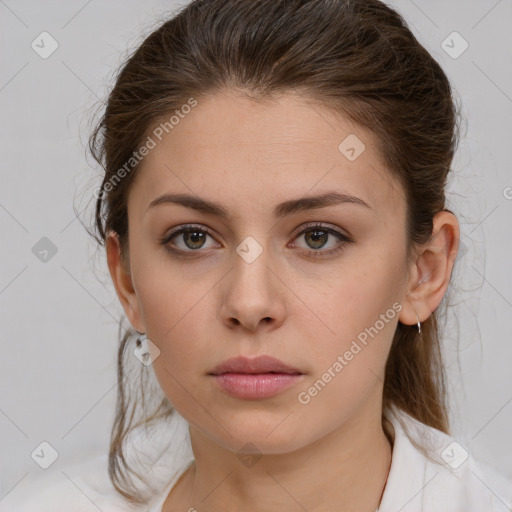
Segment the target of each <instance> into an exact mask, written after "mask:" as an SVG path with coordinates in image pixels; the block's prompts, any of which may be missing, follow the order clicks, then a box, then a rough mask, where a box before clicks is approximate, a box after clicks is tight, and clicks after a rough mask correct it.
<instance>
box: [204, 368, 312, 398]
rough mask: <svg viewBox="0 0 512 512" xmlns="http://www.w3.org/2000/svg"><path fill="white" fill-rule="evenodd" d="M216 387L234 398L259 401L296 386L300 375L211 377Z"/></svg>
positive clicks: (273, 374) (267, 374) (264, 374)
mask: <svg viewBox="0 0 512 512" xmlns="http://www.w3.org/2000/svg"><path fill="white" fill-rule="evenodd" d="M212 376H213V377H214V379H215V381H216V382H217V383H218V385H219V386H220V387H221V388H222V389H223V390H224V391H225V392H226V393H228V394H229V395H231V396H234V397H236V398H246V399H260V398H268V397H270V396H273V395H276V394H277V393H279V392H280V391H283V390H284V389H286V388H289V387H290V386H293V385H294V384H296V383H297V382H298V381H299V380H300V378H301V377H302V374H300V373H295V374H290V373H223V374H221V375H212Z"/></svg>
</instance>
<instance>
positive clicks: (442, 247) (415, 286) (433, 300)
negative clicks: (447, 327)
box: [399, 210, 460, 325]
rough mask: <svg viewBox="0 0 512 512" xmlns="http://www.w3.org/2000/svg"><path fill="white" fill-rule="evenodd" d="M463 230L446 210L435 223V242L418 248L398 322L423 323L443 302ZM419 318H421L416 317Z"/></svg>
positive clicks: (439, 214) (433, 237) (438, 216)
mask: <svg viewBox="0 0 512 512" xmlns="http://www.w3.org/2000/svg"><path fill="white" fill-rule="evenodd" d="M459 240H460V230H459V223H458V221H457V218H456V217H455V215H453V213H451V212H449V211H446V210H443V211H441V212H438V213H437V214H436V215H435V217H434V220H433V233H432V239H431V241H430V242H428V243H427V244H426V245H424V246H421V247H419V248H418V250H417V252H416V258H417V260H416V262H415V263H413V264H412V268H411V272H410V278H409V281H408V285H407V290H406V297H407V299H406V300H405V301H404V304H403V309H402V311H401V312H400V316H399V320H400V322H401V323H403V324H405V325H416V324H417V323H418V318H419V321H420V322H424V321H425V320H427V318H428V317H429V316H430V315H431V313H432V312H433V311H435V310H436V308H437V307H438V306H439V304H440V302H441V300H442V299H443V297H444V295H445V293H446V290H447V289H448V285H449V284H450V277H451V274H452V270H453V265H454V263H455V258H456V257H457V252H458V250H459ZM416 315H418V316H416Z"/></svg>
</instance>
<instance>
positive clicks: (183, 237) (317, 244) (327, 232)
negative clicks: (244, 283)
mask: <svg viewBox="0 0 512 512" xmlns="http://www.w3.org/2000/svg"><path fill="white" fill-rule="evenodd" d="M301 236H304V240H305V241H306V244H307V246H306V247H300V246H296V245H295V244H291V247H296V248H299V249H303V251H302V252H304V253H305V255H306V256H308V257H309V256H310V257H313V258H319V257H326V256H329V255H331V254H334V253H338V252H339V251H341V250H342V249H344V247H345V246H346V245H347V244H349V243H351V242H353V240H352V239H351V238H350V237H349V236H347V235H344V234H343V233H341V232H340V231H338V230H336V229H333V228H331V227H328V226H325V225H323V224H321V223H312V224H309V225H307V226H306V228H305V229H303V230H302V231H301V232H300V233H298V235H297V236H296V237H295V239H298V238H300V237H301ZM208 237H210V238H212V239H213V235H212V234H211V232H210V230H209V229H207V228H205V227H203V226H195V225H190V224H189V225H184V226H179V227H178V228H176V229H174V230H172V231H171V232H169V233H167V234H165V235H164V237H162V238H161V239H160V244H162V245H163V246H165V248H166V250H168V251H169V252H171V253H173V254H175V255H177V256H183V255H185V254H186V253H194V252H196V253H200V252H201V251H200V249H208V248H212V247H215V245H211V246H210V247H208V246H207V245H206V240H207V238H208ZM329 239H332V240H331V246H330V248H328V249H324V247H325V246H326V245H328V242H329ZM173 240H176V241H173Z"/></svg>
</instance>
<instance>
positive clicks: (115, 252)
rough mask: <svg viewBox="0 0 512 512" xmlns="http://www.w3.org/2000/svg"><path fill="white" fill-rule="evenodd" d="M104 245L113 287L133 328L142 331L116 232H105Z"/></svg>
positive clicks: (137, 306) (132, 288)
mask: <svg viewBox="0 0 512 512" xmlns="http://www.w3.org/2000/svg"><path fill="white" fill-rule="evenodd" d="M105 247H106V251H107V264H108V269H109V272H110V277H111V278H112V282H113V284H114V288H115V290H116V293H117V296H118V298H119V301H120V302H121V305H122V306H123V309H124V312H125V314H126V316H127V318H128V320H129V321H130V323H131V324H132V326H133V328H134V329H135V330H136V331H138V332H144V331H145V329H144V325H143V324H142V320H141V315H140V309H139V303H138V301H137V296H136V293H135V289H134V287H133V282H132V278H131V275H130V272H129V269H126V268H125V264H124V263H123V261H122V258H121V246H120V242H119V237H118V235H117V233H115V232H113V231H110V232H109V233H108V234H107V237H106V240H105Z"/></svg>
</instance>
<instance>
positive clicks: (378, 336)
mask: <svg viewBox="0 0 512 512" xmlns="http://www.w3.org/2000/svg"><path fill="white" fill-rule="evenodd" d="M393 258H395V255H394V254H393V255H391V254H388V255H387V256H385V257H374V256H368V257H367V258H365V257H359V258H358V261H357V262H354V264H353V265H351V264H350V263H349V262H347V266H346V269H347V270H344V271H343V272H340V273H338V274H336V273H332V274H331V276H330V279H329V284H328V285H327V284H326V285H324V286H322V287H320V288H315V289H309V290H303V292H302V296H304V297H310V300H309V301H307V304H308V305H310V309H311V310H313V311H314V313H315V315H312V314H311V313H310V312H309V311H308V314H306V315H303V316H302V317H301V316H299V315H298V317H297V322H299V323H301V332H308V333H309V335H308V338H309V339H310V340H312V341H313V343H312V347H311V348H312V351H313V354H312V355H313V357H314V358H315V361H317V364H316V365H315V366H316V371H317V372H319V373H322V372H324V371H326V370H327V369H328V368H329V367H330V366H331V365H332V364H333V363H334V362H335V361H336V358H337V357H338V356H339V355H343V354H345V353H347V358H351V359H350V363H349V365H348V366H350V367H364V368H365V369H368V368H370V369H371V370H372V371H373V372H375V373H376V374H377V375H379V374H381V372H382V370H383V366H384V364H385V359H386V357H387V354H388V351H389V349H390V346H391V342H392V338H393V334H394V332H395V330H396V325H397V323H398V314H399V311H400V309H401V304H400V303H399V302H398V300H397V299H398V298H399V297H400V295H399V289H398V286H397V284H396V283H397V282H399V281H400V279H399V276H398V274H397V268H393V265H394V264H393V261H396V259H393ZM390 263H391V264H390ZM368 269H371V271H369V270H368ZM312 297H316V300H315V299H312ZM320 333H322V334H320ZM358 346H359V347H360V348H358ZM348 366H347V368H348ZM367 373H368V372H367ZM344 374H345V375H346V378H349V376H350V378H354V379H359V378H360V375H358V374H356V373H355V372H354V373H353V372H352V371H346V372H344ZM370 375H371V373H370ZM367 377H370V376H369V375H367Z"/></svg>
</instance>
